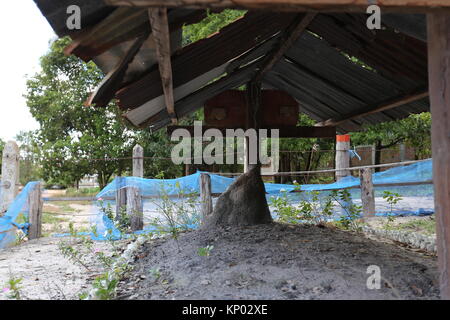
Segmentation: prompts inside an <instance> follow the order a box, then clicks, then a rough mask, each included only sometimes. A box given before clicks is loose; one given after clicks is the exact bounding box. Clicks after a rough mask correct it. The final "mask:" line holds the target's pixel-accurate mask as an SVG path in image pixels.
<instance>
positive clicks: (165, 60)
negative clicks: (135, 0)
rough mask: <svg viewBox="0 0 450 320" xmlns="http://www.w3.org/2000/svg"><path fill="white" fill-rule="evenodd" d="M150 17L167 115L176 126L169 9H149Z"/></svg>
mask: <svg viewBox="0 0 450 320" xmlns="http://www.w3.org/2000/svg"><path fill="white" fill-rule="evenodd" d="M148 16H149V19H150V24H151V26H152V34H153V37H154V39H155V46H156V59H157V60H158V65H159V73H160V77H161V84H162V87H163V92H164V100H165V103H166V108H167V113H168V114H169V117H170V118H171V120H172V123H173V124H176V123H177V122H178V120H177V115H176V113H175V99H174V96H173V81H172V62H171V51H170V33H169V22H168V19H167V9H166V8H153V9H149V10H148Z"/></svg>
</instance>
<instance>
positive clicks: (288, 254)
mask: <svg viewBox="0 0 450 320" xmlns="http://www.w3.org/2000/svg"><path fill="white" fill-rule="evenodd" d="M207 246H214V248H213V249H212V250H211V252H210V256H200V255H199V254H198V249H199V248H205V247H207ZM179 247H180V250H178V248H177V245H176V243H175V241H174V240H172V239H170V240H155V241H153V242H152V243H147V244H145V245H144V247H143V248H142V250H141V252H140V253H139V259H138V260H137V262H136V265H135V267H136V268H135V271H134V273H133V275H132V276H131V277H130V278H129V279H127V280H125V281H124V282H122V283H121V286H120V294H121V295H123V296H128V297H130V298H132V299H200V300H203V299H438V297H439V293H438V286H437V279H438V274H437V267H436V258H435V257H434V256H429V255H425V254H421V253H417V252H412V251H408V250H406V249H403V248H400V247H398V246H395V245H393V244H388V243H381V242H377V241H373V240H370V239H367V238H365V237H364V236H361V235H355V234H352V233H349V232H344V231H341V230H337V229H328V228H320V227H317V226H307V225H298V226H289V225H282V224H271V225H260V226H255V227H249V228H239V229H218V230H214V231H207V232H201V231H194V232H189V233H186V234H183V235H182V236H181V237H180V239H179ZM371 265H376V266H379V267H380V269H381V276H382V279H383V280H382V281H381V289H379V290H369V289H368V288H367V285H366V283H367V279H368V277H369V276H370V275H369V274H367V268H368V266H371Z"/></svg>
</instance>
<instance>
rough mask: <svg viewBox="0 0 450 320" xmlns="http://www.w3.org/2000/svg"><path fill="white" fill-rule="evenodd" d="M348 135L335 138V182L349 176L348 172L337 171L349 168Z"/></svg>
mask: <svg viewBox="0 0 450 320" xmlns="http://www.w3.org/2000/svg"><path fill="white" fill-rule="evenodd" d="M348 150H350V135H348V134H345V135H338V136H336V169H337V170H338V171H336V181H339V180H341V179H342V178H344V177H346V176H349V175H350V170H339V169H345V168H350V154H349V153H348Z"/></svg>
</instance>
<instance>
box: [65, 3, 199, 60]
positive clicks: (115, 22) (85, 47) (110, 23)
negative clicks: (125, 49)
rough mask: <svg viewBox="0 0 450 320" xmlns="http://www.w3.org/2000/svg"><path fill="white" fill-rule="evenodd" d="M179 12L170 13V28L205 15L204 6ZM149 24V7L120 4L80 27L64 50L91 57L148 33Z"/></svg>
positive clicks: (68, 53)
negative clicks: (84, 26) (101, 18)
mask: <svg viewBox="0 0 450 320" xmlns="http://www.w3.org/2000/svg"><path fill="white" fill-rule="evenodd" d="M187 11H188V12H186V13H184V14H180V13H178V12H174V11H173V12H172V13H169V14H168V20H169V29H170V31H174V30H177V29H179V28H181V27H182V26H183V25H184V24H192V23H197V22H199V21H201V20H202V19H204V18H205V17H206V15H207V14H206V11H205V10H187ZM149 28H150V24H149V17H148V13H147V10H145V9H136V8H117V9H116V10H115V11H113V12H112V13H111V14H110V15H109V16H108V17H106V18H105V19H104V20H102V21H101V22H99V23H98V24H97V25H95V26H93V27H91V28H86V29H84V30H81V32H80V34H79V35H78V36H77V37H76V38H73V40H74V41H72V43H70V44H69V45H68V46H67V47H66V48H65V50H64V52H65V54H67V55H70V54H74V55H76V56H77V57H79V58H81V59H82V60H83V61H86V62H87V61H90V60H92V59H93V58H95V57H96V56H99V55H101V54H102V53H104V52H106V51H108V50H109V49H111V48H113V47H114V46H117V45H119V44H121V43H123V42H126V41H130V40H133V39H135V38H137V37H140V36H142V35H144V34H147V33H148V30H149Z"/></svg>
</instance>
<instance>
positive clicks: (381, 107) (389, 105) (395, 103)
mask: <svg viewBox="0 0 450 320" xmlns="http://www.w3.org/2000/svg"><path fill="white" fill-rule="evenodd" d="M426 97H428V91H427V90H424V91H419V92H418V93H414V94H411V95H408V96H406V97H401V98H397V99H394V100H390V101H387V102H384V103H381V104H378V105H376V106H370V107H368V108H365V109H362V110H358V111H356V112H352V113H348V114H345V115H343V116H341V117H338V118H332V119H328V120H326V121H323V122H319V123H317V124H316V126H317V127H324V126H338V125H340V124H342V123H344V122H346V121H349V120H352V119H356V118H360V117H364V116H367V115H369V114H374V113H378V112H382V111H386V110H389V109H393V108H396V107H399V106H402V105H405V104H408V103H411V102H414V101H417V100H420V99H423V98H426Z"/></svg>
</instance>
